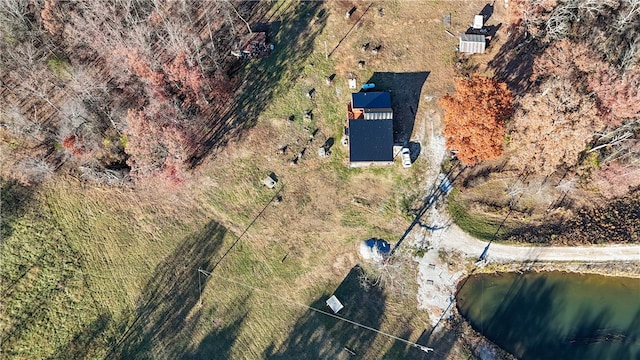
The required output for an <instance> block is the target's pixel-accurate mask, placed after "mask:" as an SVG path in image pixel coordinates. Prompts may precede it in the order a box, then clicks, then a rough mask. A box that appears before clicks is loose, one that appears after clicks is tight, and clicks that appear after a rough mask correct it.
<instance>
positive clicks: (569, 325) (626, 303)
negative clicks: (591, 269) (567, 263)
mask: <svg viewBox="0 0 640 360" xmlns="http://www.w3.org/2000/svg"><path fill="white" fill-rule="evenodd" d="M457 304H458V310H459V311H460V313H461V314H462V315H463V316H464V317H465V318H467V320H469V322H470V323H471V325H472V326H473V327H474V328H475V329H476V330H477V331H479V332H480V333H482V334H483V335H484V336H486V337H487V338H489V339H490V340H491V341H493V342H494V343H496V344H497V345H499V346H500V347H502V348H503V349H505V350H507V351H509V352H510V353H511V354H513V355H515V356H516V357H518V358H520V359H525V360H526V359H545V360H546V359H580V360H587V359H615V360H626V359H640V279H630V278H621V277H605V276H598V275H580V274H570V273H562V272H549V273H525V274H517V273H502V274H480V275H474V276H471V277H469V278H468V279H467V281H466V283H464V285H462V288H461V290H460V292H459V293H458V297H457Z"/></svg>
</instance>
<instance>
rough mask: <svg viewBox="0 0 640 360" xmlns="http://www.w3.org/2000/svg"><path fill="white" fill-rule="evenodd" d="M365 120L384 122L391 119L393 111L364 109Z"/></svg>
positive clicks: (388, 109) (389, 109)
mask: <svg viewBox="0 0 640 360" xmlns="http://www.w3.org/2000/svg"><path fill="white" fill-rule="evenodd" d="M364 119H365V120H385V119H393V110H392V109H391V108H387V109H366V111H365V113H364Z"/></svg>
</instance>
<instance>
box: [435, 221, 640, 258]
mask: <svg viewBox="0 0 640 360" xmlns="http://www.w3.org/2000/svg"><path fill="white" fill-rule="evenodd" d="M440 236H441V237H442V238H443V240H442V241H441V243H440V246H441V247H442V248H444V249H452V250H456V251H459V252H461V253H463V254H465V255H468V256H477V257H479V256H480V255H481V254H482V252H483V251H484V249H485V248H486V246H487V244H488V243H487V242H485V241H481V240H478V239H475V238H473V237H472V236H470V235H469V234H467V233H465V232H464V231H462V230H461V229H460V228H459V227H458V226H456V225H455V224H452V225H450V226H449V227H448V228H447V229H446V230H445V231H443V233H442V234H441V235H440ZM487 261H492V262H528V261H591V262H606V261H640V245H604V246H597V245H592V246H571V247H569V246H518V245H506V244H499V243H492V244H491V245H490V246H489V250H488V252H487Z"/></svg>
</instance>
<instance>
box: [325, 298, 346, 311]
mask: <svg viewBox="0 0 640 360" xmlns="http://www.w3.org/2000/svg"><path fill="white" fill-rule="evenodd" d="M327 306H328V307H330V308H331V310H332V311H333V313H334V314H337V313H338V311H340V310H342V309H343V308H344V305H342V303H341V302H340V300H338V298H337V297H336V296H335V295H331V297H330V298H329V299H327Z"/></svg>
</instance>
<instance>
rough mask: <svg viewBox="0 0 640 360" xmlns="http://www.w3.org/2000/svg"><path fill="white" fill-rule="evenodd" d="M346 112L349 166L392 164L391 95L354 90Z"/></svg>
mask: <svg viewBox="0 0 640 360" xmlns="http://www.w3.org/2000/svg"><path fill="white" fill-rule="evenodd" d="M347 114H348V120H347V122H348V134H349V142H348V146H349V166H351V167H362V166H369V165H390V164H393V109H392V108H391V94H389V93H388V92H359V93H353V94H351V102H350V103H349V106H348V111H347Z"/></svg>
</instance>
